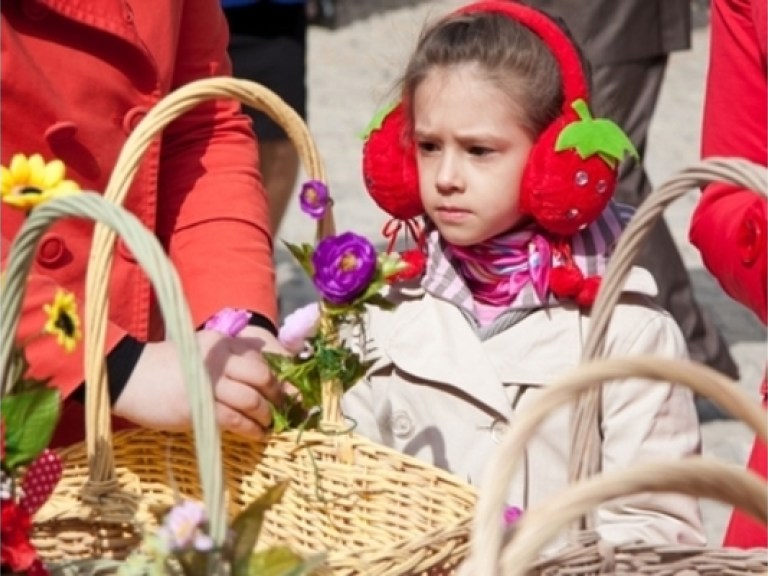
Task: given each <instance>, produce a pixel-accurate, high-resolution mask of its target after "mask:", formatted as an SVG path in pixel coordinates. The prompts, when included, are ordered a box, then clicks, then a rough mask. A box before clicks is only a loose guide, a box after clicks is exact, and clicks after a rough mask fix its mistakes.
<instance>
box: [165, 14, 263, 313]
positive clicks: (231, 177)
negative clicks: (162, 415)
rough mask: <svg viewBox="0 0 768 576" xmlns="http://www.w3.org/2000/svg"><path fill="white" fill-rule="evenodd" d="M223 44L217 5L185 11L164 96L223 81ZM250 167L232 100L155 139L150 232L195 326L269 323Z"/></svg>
mask: <svg viewBox="0 0 768 576" xmlns="http://www.w3.org/2000/svg"><path fill="white" fill-rule="evenodd" d="M227 41H228V31H227V26H226V21H225V19H224V16H223V13H222V12H221V8H220V4H219V2H211V1H210V0H190V1H187V2H185V3H184V13H183V15H182V22H181V26H180V36H179V40H178V54H177V59H176V64H175V72H174V77H173V84H174V86H173V87H172V88H176V87H178V86H181V85H183V84H186V83H188V82H190V81H192V80H196V79H198V78H205V77H209V76H220V75H229V74H230V73H231V65H230V62H229V59H228V56H227V52H226V49H227ZM257 162H258V160H257V150H256V146H255V144H254V139H253V135H252V131H251V127H250V120H249V119H248V118H247V117H246V116H245V115H244V114H242V113H241V111H240V104H239V103H238V102H236V101H234V100H219V101H208V102H206V103H203V104H200V105H198V106H196V107H195V108H192V109H191V110H189V111H188V112H186V113H185V114H184V115H182V116H180V117H178V118H177V119H176V120H175V121H173V122H172V123H171V124H170V125H169V126H168V127H167V128H166V129H165V131H164V134H163V141H162V156H161V161H160V174H159V192H158V202H159V205H158V215H159V216H158V218H159V221H158V227H159V230H158V231H159V235H160V237H161V238H163V239H164V240H165V242H166V245H167V246H168V247H169V253H170V256H171V259H172V260H173V262H174V264H175V265H176V267H177V270H178V272H179V275H180V277H181V280H182V284H183V285H184V288H185V292H186V294H187V299H188V302H189V304H190V308H191V310H192V314H193V317H194V321H195V323H196V324H201V323H202V322H203V321H204V320H206V319H207V318H208V317H209V316H211V315H212V314H214V313H215V312H217V311H218V310H219V309H221V308H223V307H225V306H234V307H241V308H247V309H250V310H254V311H256V312H259V313H261V314H263V315H265V316H267V317H268V318H270V319H271V320H272V321H273V322H274V321H275V319H276V297H275V274H274V267H273V263H272V240H271V235H270V230H269V215H268V210H267V200H266V194H265V192H264V188H263V186H262V184H261V181H260V178H259V173H258V169H257V168H258V166H257ZM233 271H235V274H234V275H233ZM224 279H226V280H225V281H222V280H224Z"/></svg>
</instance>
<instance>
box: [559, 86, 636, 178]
mask: <svg viewBox="0 0 768 576" xmlns="http://www.w3.org/2000/svg"><path fill="white" fill-rule="evenodd" d="M573 109H574V110H576V113H577V114H578V116H579V118H580V120H579V121H578V122H572V123H571V124H569V125H568V126H566V127H565V128H564V129H563V131H562V132H561V133H560V134H559V135H558V137H557V142H556V143H555V151H556V152H560V151H562V150H569V149H573V150H576V153H577V154H578V155H579V156H580V157H581V158H588V157H590V156H594V155H595V154H598V155H600V157H601V158H602V159H603V160H605V162H606V163H607V164H608V165H609V166H610V167H611V168H615V167H616V165H617V163H618V162H619V161H620V160H621V159H623V158H624V155H625V154H629V155H630V156H632V157H634V158H635V159H639V155H638V153H637V150H636V149H635V146H634V145H633V144H632V141H631V140H630V139H629V138H628V137H627V135H626V134H625V133H624V131H623V130H622V129H621V128H620V127H619V126H618V125H617V124H616V123H615V122H613V121H611V120H608V119H606V118H600V119H598V120H595V119H594V118H592V114H591V113H590V112H589V108H588V107H587V103H586V102H584V100H582V99H578V100H576V101H575V102H574V103H573Z"/></svg>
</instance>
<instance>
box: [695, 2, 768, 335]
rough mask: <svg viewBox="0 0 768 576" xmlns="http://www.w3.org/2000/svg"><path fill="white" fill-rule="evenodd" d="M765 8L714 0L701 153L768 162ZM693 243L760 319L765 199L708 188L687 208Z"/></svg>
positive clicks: (763, 316)
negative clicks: (694, 207) (690, 216)
mask: <svg viewBox="0 0 768 576" xmlns="http://www.w3.org/2000/svg"><path fill="white" fill-rule="evenodd" d="M766 85H767V80H766V6H765V2H764V0H763V1H760V0H758V1H756V2H754V3H751V2H750V1H749V0H714V1H713V2H712V12H711V46H710V62H709V70H708V76H707V87H706V99H705V106H704V124H703V133H702V157H704V158H706V157H710V156H736V157H741V158H746V159H748V160H751V161H753V162H756V163H758V164H760V165H763V166H766V165H768V154H767V153H766V96H767V90H766ZM690 239H691V242H692V243H693V244H694V245H695V246H696V247H697V248H698V249H699V250H700V251H701V254H702V257H703V260H704V264H705V266H706V267H707V269H708V270H709V271H710V272H711V273H712V274H713V275H714V276H715V277H716V278H717V280H718V281H719V282H720V285H721V286H722V287H723V289H724V290H725V291H726V292H727V293H728V294H729V295H730V296H731V297H733V298H734V299H736V300H738V301H739V302H741V303H742V304H744V305H745V306H747V307H748V308H750V309H751V310H752V311H753V312H755V314H757V316H758V317H759V318H760V319H761V320H762V322H763V323H766V298H767V296H766V201H765V197H764V196H763V195H762V194H759V193H757V192H754V191H751V190H744V189H739V188H736V187H733V186H726V185H723V184H712V185H710V186H708V187H707V188H706V189H705V190H704V192H703V195H702V198H701V201H700V202H699V204H698V206H697V208H696V210H695V211H694V214H693V220H692V222H691V230H690Z"/></svg>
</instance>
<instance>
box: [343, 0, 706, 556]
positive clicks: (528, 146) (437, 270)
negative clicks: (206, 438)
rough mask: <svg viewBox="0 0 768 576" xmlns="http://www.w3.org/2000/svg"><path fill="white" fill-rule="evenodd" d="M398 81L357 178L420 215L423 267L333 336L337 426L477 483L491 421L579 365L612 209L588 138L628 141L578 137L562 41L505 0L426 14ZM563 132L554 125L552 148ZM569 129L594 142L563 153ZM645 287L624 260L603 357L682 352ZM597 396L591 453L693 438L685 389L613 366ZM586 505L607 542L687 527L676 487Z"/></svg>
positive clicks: (558, 429) (503, 422)
mask: <svg viewBox="0 0 768 576" xmlns="http://www.w3.org/2000/svg"><path fill="white" fill-rule="evenodd" d="M401 85H402V90H401V102H400V104H399V105H398V106H396V107H395V108H393V109H392V111H390V112H389V113H388V114H387V115H386V116H385V117H384V118H383V120H382V122H381V123H380V124H379V126H378V127H377V128H374V129H373V131H372V132H371V133H370V135H369V136H368V139H367V141H366V146H365V149H364V160H363V166H364V181H365V183H366V187H367V189H368V192H369V193H370V194H371V195H372V196H373V197H374V199H375V200H376V202H377V203H378V204H379V205H380V206H382V208H384V206H392V207H394V208H391V209H390V210H389V211H390V214H392V216H395V217H398V218H401V219H402V218H405V217H406V216H411V217H413V218H417V217H419V216H424V218H425V220H426V238H425V244H426V252H427V264H426V271H425V272H424V276H423V278H422V279H421V282H420V286H418V287H417V286H415V285H414V284H413V283H412V282H408V283H405V284H399V283H395V284H393V285H392V286H391V292H390V293H389V296H390V298H391V300H392V301H393V303H395V304H396V306H395V307H394V308H393V309H391V310H381V309H379V308H371V309H369V310H367V311H366V314H365V316H364V326H363V327H362V328H361V330H360V338H359V339H357V338H356V337H354V336H353V337H352V339H351V341H350V343H352V344H355V343H356V344H357V345H358V348H359V349H360V351H361V353H362V356H363V358H362V360H363V361H364V362H370V363H371V364H370V367H369V369H368V373H367V375H366V378H365V379H363V380H362V381H360V382H358V383H357V384H356V385H355V386H354V387H352V388H351V389H350V390H349V391H348V392H347V393H346V394H345V396H344V402H343V408H344V414H345V415H346V416H347V417H349V418H350V419H351V420H352V421H354V422H355V431H356V432H359V433H360V434H363V435H365V436H367V437H369V438H371V439H372V440H374V441H377V442H381V443H383V444H385V445H387V446H390V447H392V448H395V449H397V450H400V451H402V452H404V453H406V454H409V455H411V456H414V457H417V458H420V459H422V460H424V461H426V462H427V463H429V464H431V465H434V466H437V467H440V468H443V469H446V470H448V471H450V472H452V473H454V474H456V475H457V476H459V477H460V478H462V479H466V480H468V481H469V482H471V483H472V484H475V485H478V486H483V485H484V483H488V482H492V481H493V480H494V479H493V478H488V477H487V464H488V462H489V461H490V459H491V458H492V457H493V455H494V454H495V452H496V448H497V447H498V446H497V442H498V439H499V435H500V434H502V433H503V430H504V429H505V428H506V427H507V426H510V425H514V422H515V418H516V416H517V415H519V414H521V413H523V412H524V411H526V410H530V409H531V408H532V407H533V406H534V404H535V403H536V401H537V400H538V398H539V394H540V391H541V390H542V388H544V387H546V386H547V385H548V384H549V383H551V382H552V381H554V380H555V379H556V378H557V377H558V376H560V375H562V374H564V373H566V372H567V371H568V370H571V369H573V368H574V367H576V366H577V365H578V364H579V363H580V357H581V353H582V348H583V345H584V339H585V338H586V336H585V334H586V332H588V331H589V329H590V312H591V310H590V307H591V305H592V303H593V298H594V296H595V287H596V284H597V283H598V282H599V277H600V275H601V274H602V273H603V272H604V270H605V267H606V265H607V261H608V259H609V258H610V254H611V252H612V250H613V248H614V246H615V243H616V241H617V239H618V236H619V234H620V233H621V230H622V229H623V225H624V223H626V221H627V220H628V218H629V216H630V214H629V213H631V212H632V209H631V208H629V207H626V206H619V205H617V204H614V203H612V202H611V196H612V193H613V187H614V184H615V177H616V172H615V169H614V168H613V166H615V164H612V162H611V161H606V160H604V159H603V156H602V154H604V153H606V151H607V149H608V148H607V141H609V140H610V141H612V142H614V143H617V142H618V143H621V146H619V150H618V152H617V150H616V149H615V148H614V149H613V151H612V152H611V153H610V155H611V158H612V159H613V160H618V156H623V152H622V150H623V149H624V147H627V146H628V148H627V149H628V150H630V151H631V149H632V147H631V144H630V143H629V141H628V139H627V137H626V136H625V135H624V134H623V133H622V132H621V130H620V129H619V128H618V127H616V126H614V127H613V129H612V130H611V131H610V135H608V136H607V135H605V134H603V135H602V136H600V137H598V138H591V137H590V136H589V135H588V134H585V133H584V132H583V131H582V130H586V131H588V130H589V128H588V126H589V125H590V123H589V122H588V121H586V120H589V119H590V115H589V111H588V95H587V94H588V82H587V79H586V76H585V74H584V69H583V64H582V62H581V60H580V58H579V54H578V49H577V47H576V46H575V45H574V44H573V42H572V41H571V40H570V38H569V37H568V36H567V34H565V33H564V32H563V31H562V30H561V28H560V27H559V26H558V25H557V24H556V23H555V22H554V21H553V20H551V19H550V18H548V17H547V16H546V15H545V14H543V13H541V12H538V11H537V10H534V9H533V8H529V7H526V6H523V5H521V4H518V3H512V2H507V1H505V0H496V1H486V2H477V3H474V4H468V5H467V6H465V7H463V8H460V9H459V10H457V11H456V12H454V13H452V14H449V15H448V16H446V17H444V18H442V19H440V20H438V21H437V22H436V23H435V24H433V25H431V26H429V27H428V28H427V29H426V30H425V31H424V32H423V33H422V36H421V38H420V39H419V42H418V45H417V47H416V49H415V51H414V53H413V55H412V56H411V58H410V60H409V62H408V65H407V67H406V70H405V72H404V74H403V80H402V84H401ZM585 121H586V122H585ZM566 131H567V132H568V134H569V135H570V136H572V137H573V140H571V141H570V142H571V143H570V145H567V146H566V148H565V149H562V150H560V149H557V147H556V144H555V143H556V141H559V136H560V135H563V136H564V138H563V140H568V139H569V138H570V136H568V138H566V137H565V136H567V134H566ZM579 132H581V135H579V134H578V133H579ZM581 138H586V139H587V140H588V141H589V144H588V145H590V146H591V145H597V146H598V149H597V150H595V149H594V148H591V153H587V155H586V157H584V158H582V157H581V155H580V150H581V148H580V141H581ZM617 153H618V156H616V154H617ZM398 175H399V176H398ZM409 175H413V176H412V177H410V176H409ZM398 178H400V179H401V180H400V181H399V182H398V181H397V180H398ZM540 202H541V203H540ZM405 207H407V209H408V211H409V214H408V215H406V214H405V212H403V211H402V210H405V209H406V208H405ZM628 212H629V213H628ZM350 264H354V258H352V260H351V261H350ZM419 288H420V289H419ZM654 289H655V285H654V282H653V279H652V277H651V276H650V274H648V272H647V271H645V270H642V269H640V268H635V269H633V270H632V272H631V273H630V275H629V277H628V279H627V282H626V283H625V286H624V289H623V294H622V296H621V299H620V303H619V304H618V306H617V307H616V308H615V310H614V313H613V316H612V321H611V323H610V326H609V328H608V332H607V339H606V347H605V353H606V355H608V356H617V357H623V356H634V355H642V354H651V355H657V356H661V357H666V358H685V357H686V356H687V352H686V347H685V341H684V340H683V337H682V334H681V333H680V329H679V328H678V326H677V324H676V323H675V322H674V321H673V319H672V318H671V317H670V315H669V314H668V313H667V312H665V311H663V310H661V309H660V308H659V307H658V306H656V305H654V304H653V302H652V301H651V299H650V298H649V295H650V294H653V290H654ZM601 403H602V404H601V407H600V414H601V416H600V418H601V420H600V423H599V425H600V430H601V433H602V445H601V448H602V454H601V462H602V468H603V469H604V470H605V471H608V470H616V469H620V468H624V467H627V466H630V465H633V464H636V463H638V462H641V461H643V460H645V459H652V458H658V457H662V456H663V457H664V458H670V457H671V458H684V457H686V456H689V455H692V454H696V453H697V452H698V451H699V450H700V441H701V437H700V431H699V426H698V420H697V416H696V411H695V407H694V402H693V396H692V394H691V393H690V391H688V390H687V389H683V388H681V387H678V386H674V385H673V384H671V383H669V382H663V383H655V384H654V385H651V384H650V383H649V382H648V381H647V380H644V379H641V378H629V379H626V380H624V381H621V382H610V383H608V384H607V385H606V386H605V387H604V388H603V391H602V395H601ZM571 419H572V413H571V408H565V409H563V410H557V411H555V412H553V413H552V414H551V415H550V416H549V417H548V418H547V419H546V420H545V422H544V423H543V424H542V426H541V427H539V429H538V431H537V434H536V435H535V437H534V438H533V439H532V440H531V442H530V443H529V445H528V449H527V457H526V458H525V463H524V465H521V466H520V468H519V469H518V471H517V474H516V475H515V477H514V480H513V484H512V486H511V487H510V491H509V496H508V501H507V504H508V505H510V506H515V507H517V508H521V509H523V510H525V509H528V508H529V507H533V506H536V505H537V503H541V502H543V501H545V500H546V499H547V498H549V497H551V495H552V494H554V493H556V492H558V491H559V490H563V489H564V488H565V487H566V486H567V485H568V467H569V461H570V460H571V458H572V457H573V456H572V455H571V446H570V443H569V441H568V438H569V437H570V422H571ZM595 424H596V423H595ZM595 516H596V526H597V530H598V531H599V533H600V534H601V536H602V537H604V538H605V539H606V540H608V541H611V542H623V541H627V540H632V541H634V540H642V541H645V542H664V543H688V544H702V543H703V542H704V540H705V536H704V533H703V527H702V521H701V515H700V511H699V508H698V505H697V502H696V501H695V500H694V499H692V498H688V497H686V496H680V495H669V494H667V495H661V494H656V495H651V494H641V495H636V496H633V497H631V498H625V499H621V501H620V502H617V501H613V502H610V503H607V504H605V505H604V506H601V507H599V509H598V510H596V511H595ZM500 521H501V518H500Z"/></svg>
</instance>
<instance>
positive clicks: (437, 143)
mask: <svg viewBox="0 0 768 576" xmlns="http://www.w3.org/2000/svg"><path fill="white" fill-rule="evenodd" d="M413 117H414V136H415V140H416V148H417V162H418V168H419V185H420V190H421V200H422V202H423V203H424V208H425V209H426V212H427V215H428V216H429V218H430V219H431V220H432V221H433V222H434V223H435V225H436V226H437V228H438V230H439V231H440V234H441V235H442V236H443V238H445V239H446V240H447V241H448V242H450V243H451V244H455V245H458V246H471V245H473V244H479V243H481V242H483V241H485V240H488V239H489V238H492V237H494V236H496V235H498V234H500V233H502V232H506V231H508V230H509V229H511V228H512V227H514V226H515V225H516V224H518V223H519V222H520V220H521V216H520V212H519V208H518V204H519V202H518V199H519V195H520V180H521V178H522V174H523V168H524V167H525V163H526V160H527V159H528V153H529V151H530V150H531V146H532V145H533V140H532V138H531V137H530V136H529V134H528V133H527V132H526V131H525V130H524V129H523V127H522V125H521V124H520V122H519V121H518V115H517V112H516V110H515V108H514V107H513V106H512V104H511V102H510V100H509V95H508V94H505V93H504V92H503V91H502V90H500V89H499V88H498V87H497V85H496V84H494V83H493V82H491V81H490V80H488V79H487V78H486V77H484V76H482V75H481V73H480V72H479V69H478V68H477V66H475V65H472V64H462V65H459V66H456V67H451V68H442V67H440V68H434V69H433V70H432V71H430V72H429V74H428V75H427V76H426V78H425V79H424V80H423V81H422V82H421V84H419V86H418V87H417V88H416V91H415V92H414V95H413Z"/></svg>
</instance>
